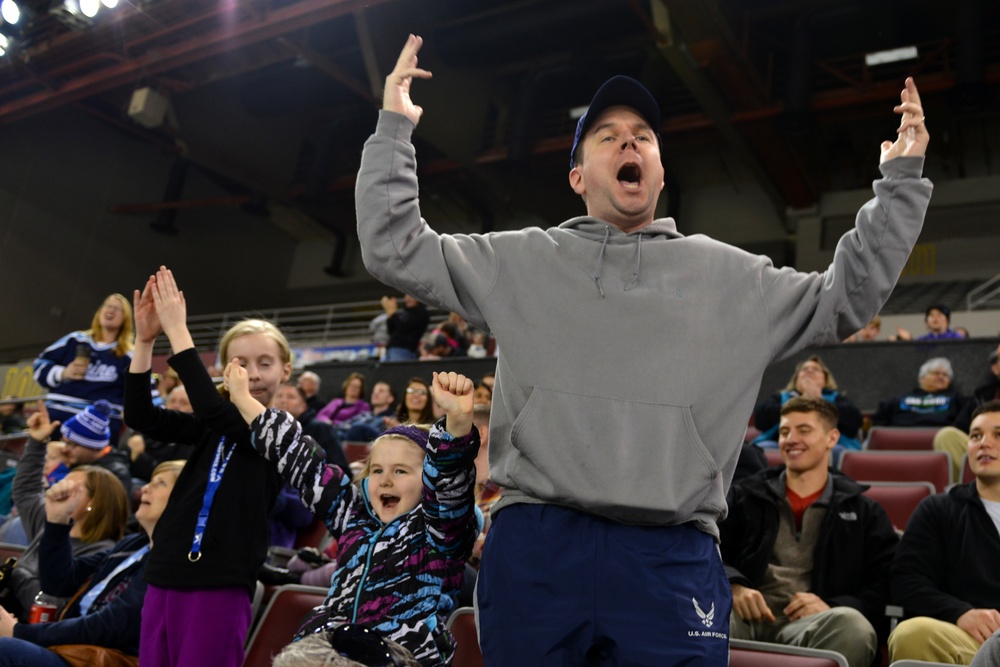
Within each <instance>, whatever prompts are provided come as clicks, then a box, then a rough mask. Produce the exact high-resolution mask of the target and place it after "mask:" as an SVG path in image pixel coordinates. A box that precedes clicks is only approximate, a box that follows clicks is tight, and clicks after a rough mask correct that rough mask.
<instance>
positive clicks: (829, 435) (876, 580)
mask: <svg viewBox="0 0 1000 667" xmlns="http://www.w3.org/2000/svg"><path fill="white" fill-rule="evenodd" d="M837 418H838V416H837V409H836V408H835V407H834V405H833V404H832V403H831V402H829V401H825V400H823V399H817V398H807V397H797V398H793V399H791V400H790V401H788V402H787V403H785V405H784V406H783V407H782V408H781V425H780V429H779V436H778V437H779V443H780V449H781V457H782V460H783V461H784V462H785V467H784V468H770V469H768V470H765V471H763V472H761V473H758V474H756V475H754V476H752V477H749V478H747V479H745V480H743V481H742V482H739V483H737V484H734V485H733V487H732V489H731V490H730V494H729V498H728V503H729V516H728V517H727V518H726V519H725V521H723V522H722V523H721V524H720V526H719V529H720V533H721V537H720V539H721V545H720V548H721V550H722V560H723V563H724V564H725V568H726V574H727V576H728V577H729V582H730V584H731V586H732V589H733V615H732V618H731V619H730V636H731V637H733V638H734V639H753V640H757V641H764V642H773V643H777V644H789V645H794V646H805V647H808V648H820V649H828V650H832V651H837V652H838V653H842V654H843V655H844V656H845V657H846V658H847V662H848V663H849V664H850V665H851V667H868V666H869V664H870V663H871V661H872V658H873V657H874V656H875V652H876V649H877V647H878V634H879V632H878V631H880V630H881V631H883V632H884V631H887V630H888V627H887V626H886V624H885V605H886V602H887V600H888V593H889V590H888V589H889V583H888V582H889V568H890V565H891V564H892V558H893V553H894V551H895V549H896V543H897V537H896V533H895V531H894V530H893V528H892V523H891V522H890V521H889V517H888V516H887V515H886V513H885V511H884V510H883V509H882V507H881V506H880V505H879V504H878V503H876V502H875V501H874V500H872V499H871V498H868V497H866V496H864V495H862V493H863V492H864V490H865V488H866V487H864V486H861V485H859V484H857V483H856V482H854V481H853V480H852V479H850V478H848V477H845V476H843V475H840V474H836V473H831V472H830V470H829V463H830V450H831V449H833V447H834V445H835V444H836V443H837V438H838V436H839V435H840V434H839V433H838V431H837V426H836V424H837ZM696 604H697V603H696ZM699 611H700V612H701V613H704V612H708V613H711V611H710V610H708V609H699Z"/></svg>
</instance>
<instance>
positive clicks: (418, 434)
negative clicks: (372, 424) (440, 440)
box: [379, 424, 427, 452]
mask: <svg viewBox="0 0 1000 667" xmlns="http://www.w3.org/2000/svg"><path fill="white" fill-rule="evenodd" d="M387 435H401V436H403V437H404V438H406V439H407V440H412V441H413V442H415V443H417V445H419V446H420V449H422V450H424V451H425V452H426V451H427V431H425V430H423V429H422V428H417V427H416V426H413V425H412V424H400V425H399V426H393V427H392V428H390V429H388V430H387V431H385V432H384V433H383V434H382V435H380V436H379V437H380V438H382V437H385V436H387Z"/></svg>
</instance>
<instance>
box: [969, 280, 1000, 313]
mask: <svg viewBox="0 0 1000 667" xmlns="http://www.w3.org/2000/svg"><path fill="white" fill-rule="evenodd" d="M998 295H1000V274H997V275H995V276H993V277H992V278H990V279H989V280H987V281H986V282H985V283H983V284H982V285H980V286H979V287H977V288H975V289H974V290H972V291H970V292H969V293H968V294H967V295H966V296H965V307H966V310H975V309H976V308H979V307H980V306H984V305H986V304H987V303H989V302H990V301H992V300H993V299H995V298H996V297H997V296H998Z"/></svg>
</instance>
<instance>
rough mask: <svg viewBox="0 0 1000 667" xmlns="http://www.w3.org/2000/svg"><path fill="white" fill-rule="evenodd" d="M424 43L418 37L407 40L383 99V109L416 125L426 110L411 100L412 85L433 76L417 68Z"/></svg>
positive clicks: (387, 82)
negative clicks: (415, 79) (419, 53)
mask: <svg viewBox="0 0 1000 667" xmlns="http://www.w3.org/2000/svg"><path fill="white" fill-rule="evenodd" d="M423 43H424V40H423V39H422V38H420V37H417V36H416V35H410V36H409V37H407V38H406V44H405V45H404V46H403V51H402V52H401V53H400V54H399V60H397V61H396V67H395V68H394V69H393V70H392V71H391V72H389V76H387V77H386V78H385V93H384V95H383V98H382V108H383V109H386V110H387V111H395V112H396V113H399V114H403V115H404V116H406V117H407V118H409V119H410V120H411V121H413V124H414V125H416V124H417V123H419V122H420V116H422V115H423V113H424V110H423V108H421V107H420V106H417V105H416V104H414V103H413V100H412V99H410V85H411V84H412V83H413V78H414V77H417V78H418V79H429V78H431V76H432V75H431V73H430V72H428V71H427V70H424V69H420V68H419V67H417V51H419V50H420V47H421V46H422V45H423Z"/></svg>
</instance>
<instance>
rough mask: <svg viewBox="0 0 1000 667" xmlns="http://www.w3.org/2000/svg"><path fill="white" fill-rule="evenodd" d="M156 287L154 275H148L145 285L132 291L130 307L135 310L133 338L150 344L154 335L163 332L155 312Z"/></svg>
mask: <svg viewBox="0 0 1000 667" xmlns="http://www.w3.org/2000/svg"><path fill="white" fill-rule="evenodd" d="M155 289H156V277H155V276H150V277H149V280H147V281H146V286H145V287H143V288H142V292H140V291H139V290H133V291H132V309H133V310H134V311H135V338H136V341H138V342H141V343H148V344H152V343H153V342H154V341H155V340H156V337H157V336H159V335H160V334H161V333H163V326H162V325H161V324H160V317H159V315H157V314H156V304H155V302H154V300H153V291H154V290H155Z"/></svg>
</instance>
